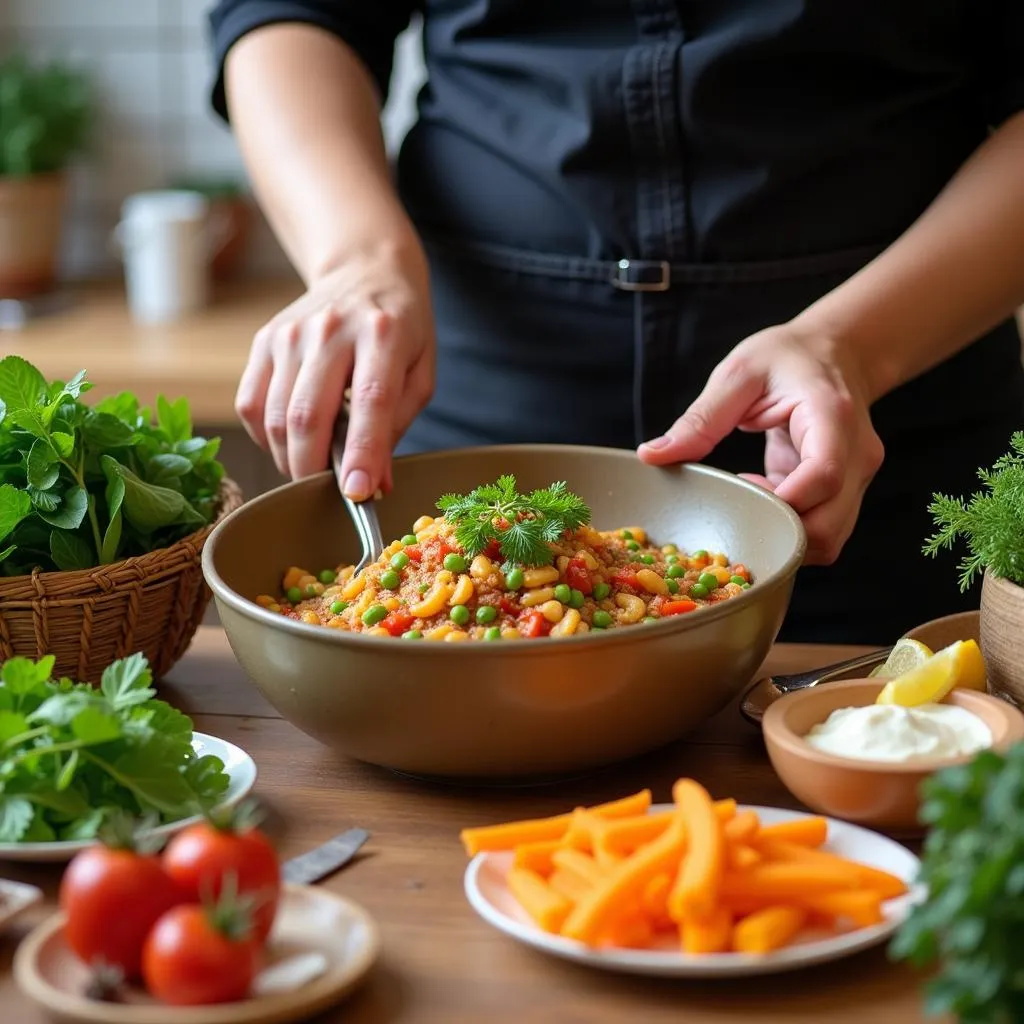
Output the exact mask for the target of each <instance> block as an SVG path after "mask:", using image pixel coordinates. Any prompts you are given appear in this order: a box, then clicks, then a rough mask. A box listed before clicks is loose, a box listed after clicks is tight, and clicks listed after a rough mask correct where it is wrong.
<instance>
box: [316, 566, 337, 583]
mask: <svg viewBox="0 0 1024 1024" xmlns="http://www.w3.org/2000/svg"><path fill="white" fill-rule="evenodd" d="M337 578H338V574H337V573H336V572H335V571H334V570H333V569H321V570H320V575H319V576H318V577H317V579H319V580H320V582H321V583H322V584H323V585H324V586H325V587H329V586H330V585H331V584H332V583H333V582H334V581H335V580H336V579H337Z"/></svg>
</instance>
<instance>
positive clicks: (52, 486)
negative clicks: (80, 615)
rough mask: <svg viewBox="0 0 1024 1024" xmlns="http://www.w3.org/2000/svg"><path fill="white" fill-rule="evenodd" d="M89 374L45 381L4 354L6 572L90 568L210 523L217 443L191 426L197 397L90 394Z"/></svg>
mask: <svg viewBox="0 0 1024 1024" xmlns="http://www.w3.org/2000/svg"><path fill="white" fill-rule="evenodd" d="M91 386H92V385H91V384H89V382H88V381H87V380H86V379H85V371H84V370H83V371H81V372H80V373H77V374H76V375H75V376H74V377H72V378H71V380H69V381H67V382H64V381H53V382H52V383H50V382H47V381H46V379H45V378H44V377H43V375H42V374H41V373H40V372H39V371H38V370H37V369H36V368H35V367H34V366H33V365H32V364H31V363H29V362H28V361H27V360H25V359H22V358H21V357H20V356H7V357H6V358H4V359H0V572H2V573H3V575H6V576H16V575H22V574H24V573H28V572H31V571H32V569H33V568H35V567H37V566H38V567H39V568H40V569H42V570H43V571H53V570H68V569H88V568H91V567H92V566H96V565H105V564H108V563H110V562H114V561H117V560H118V559H121V558H127V557H129V556H131V555H141V554H145V553H146V552H148V551H153V550H155V549H157V548H161V547H166V546H167V545H169V544H173V543H174V542H175V541H176V540H180V539H181V538H182V537H184V536H185V535H187V534H189V533H192V532H193V531H194V530H196V529H198V528H199V527H201V526H203V525H205V524H206V523H209V522H210V521H211V520H212V519H213V517H214V515H215V513H216V499H217V489H218V487H219V485H220V481H221V479H222V477H223V475H224V468H223V466H222V465H221V464H220V462H218V461H217V452H218V449H219V447H220V441H219V439H217V438H213V439H210V440H207V439H206V438H204V437H194V436H193V435H192V419H191V416H190V414H189V407H188V402H187V401H186V400H185V399H184V398H179V399H178V400H177V401H175V402H170V401H168V400H167V399H165V398H163V397H162V396H161V397H160V398H158V399H157V403H156V410H155V422H154V415H153V412H152V411H151V410H150V409H148V408H145V407H142V406H140V405H139V402H138V399H137V398H136V397H135V396H134V395H132V394H131V393H130V392H123V393H122V394H119V395H115V396H113V397H110V398H106V399H103V400H102V401H100V402H97V403H96V404H95V405H94V406H89V405H87V404H86V403H85V402H84V401H82V395H83V394H84V393H85V392H86V391H88V390H89V389H90V388H91Z"/></svg>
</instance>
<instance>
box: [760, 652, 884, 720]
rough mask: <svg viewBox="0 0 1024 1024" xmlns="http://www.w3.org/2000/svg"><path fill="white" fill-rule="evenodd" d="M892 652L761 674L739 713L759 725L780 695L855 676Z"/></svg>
mask: <svg viewBox="0 0 1024 1024" xmlns="http://www.w3.org/2000/svg"><path fill="white" fill-rule="evenodd" d="M891 653H892V648H891V647H884V648H882V649H880V650H877V651H872V652H871V653H870V654H861V655H859V656H858V657H856V658H848V659H847V660H846V661H839V662H836V663H835V664H834V665H826V666H825V667H824V668H816V669H813V670H812V671H810V672H799V673H796V674H794V675H780V676H765V677H764V678H763V679H758V680H757V682H755V683H752V684H751V686H750V687H749V689H748V690H747V692H746V693H744V694H743V698H742V699H741V700H740V714H741V715H743V717H744V718H745V719H746V720H747V721H748V722H750V723H751V724H753V725H757V726H759V725H760V724H761V719H762V718H763V717H764V713H765V712H766V711H767V710H768V708H769V707H770V706H771V705H772V704H774V703H775V701H777V700H778V699H779V698H780V697H783V696H785V695H786V694H787V693H793V692H794V691H796V690H806V689H809V688H810V687H812V686H821V685H822V684H823V683H834V682H836V681H837V680H839V679H855V678H858V677H859V676H861V675H864V674H865V672H867V671H870V670H871V669H873V668H875V667H876V666H878V665H881V664H882V663H883V662H884V661H885V659H886V658H888V657H889V655H890V654H891Z"/></svg>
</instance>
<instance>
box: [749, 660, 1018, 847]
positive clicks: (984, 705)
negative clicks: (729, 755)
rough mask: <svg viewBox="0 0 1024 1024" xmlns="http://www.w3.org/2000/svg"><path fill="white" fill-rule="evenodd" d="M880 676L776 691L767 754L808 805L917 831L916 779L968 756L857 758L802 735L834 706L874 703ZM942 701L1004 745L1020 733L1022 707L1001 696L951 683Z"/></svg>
mask: <svg viewBox="0 0 1024 1024" xmlns="http://www.w3.org/2000/svg"><path fill="white" fill-rule="evenodd" d="M884 685H885V680H879V679H849V680H845V681H843V682H837V683H829V684H828V685H827V686H816V687H812V688H811V689H807V690H799V691H797V692H795V693H790V694H787V695H786V696H784V697H780V698H779V699H778V700H777V701H776V702H775V703H774V704H772V706H771V707H770V708H768V710H767V711H766V712H765V716H764V721H763V727H764V739H765V744H766V746H767V747H768V756H769V757H770V758H771V762H772V765H773V767H774V768H775V771H776V772H777V773H778V775H779V778H780V779H782V781H783V782H784V783H785V785H786V787H787V788H788V789H789V791H790V792H791V793H792V794H793V795H794V796H795V797H797V798H798V799H799V800H801V801H802V802H803V803H804V804H806V805H807V806H808V807H810V808H811V809H812V810H815V811H817V812H818V813H820V814H826V815H829V816H830V817H833V818H843V819H845V820H846V821H853V822H857V823H858V824H860V825H866V826H868V827H869V828H877V829H882V830H884V831H888V832H898V833H901V834H908V833H909V834H916V833H920V832H921V831H922V826H921V823H920V822H919V820H918V807H919V803H920V795H919V791H920V786H921V783H922V782H923V781H924V780H925V779H926V778H928V776H929V775H931V774H932V773H934V772H936V771H938V770H939V769H940V768H946V767H948V766H949V765H953V764H962V763H964V762H966V761H968V760H970V758H967V757H959V758H929V759H927V760H917V761H913V762H911V763H907V764H901V763H893V762H890V761H860V760H855V759H853V758H846V757H838V756H836V755H835V754H827V753H825V752H824V751H821V750H816V749H815V748H814V747H812V746H811V745H810V744H808V743H807V742H806V741H805V740H804V737H805V736H806V735H807V733H808V732H810V731H811V729H812V728H813V727H814V726H816V725H818V724H819V723H821V722H824V721H825V719H827V718H828V716H829V715H830V714H832V712H833V711H836V710H838V709H839V708H849V707H863V706H865V705H868V704H873V703H874V701H875V699H876V698H877V697H878V694H879V693H880V692H881V690H882V687H883V686H884ZM945 703H948V704H956V705H957V706H959V707H962V708H964V710H966V711H970V712H972V713H973V714H975V715H977V716H978V717H979V718H980V719H981V720H982V721H983V722H984V723H985V724H986V725H987V726H988V727H989V730H990V731H991V733H992V747H993V748H994V749H995V750H1005V749H1006V748H1007V747H1009V746H1011V745H1012V744H1014V743H1016V742H1018V741H1019V740H1022V739H1024V715H1022V714H1021V712H1020V711H1018V710H1017V709H1016V708H1015V707H1013V706H1012V705H1010V704H1008V703H1007V702H1006V701H1003V700H1001V699H999V698H998V697H993V696H991V695H990V694H987V693H978V692H977V691H975V690H954V691H953V692H952V693H951V694H950V695H949V696H948V697H947V698H946V701H945Z"/></svg>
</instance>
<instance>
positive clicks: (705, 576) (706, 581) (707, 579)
mask: <svg viewBox="0 0 1024 1024" xmlns="http://www.w3.org/2000/svg"><path fill="white" fill-rule="evenodd" d="M697 582H698V583H699V584H700V585H701V586H702V587H706V588H707V590H708V593H710V592H711V591H712V590H716V589H717V588H718V577H717V576H715V575H714V574H713V573H710V572H702V573H701V574H700V577H699V578H698V580H697Z"/></svg>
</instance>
